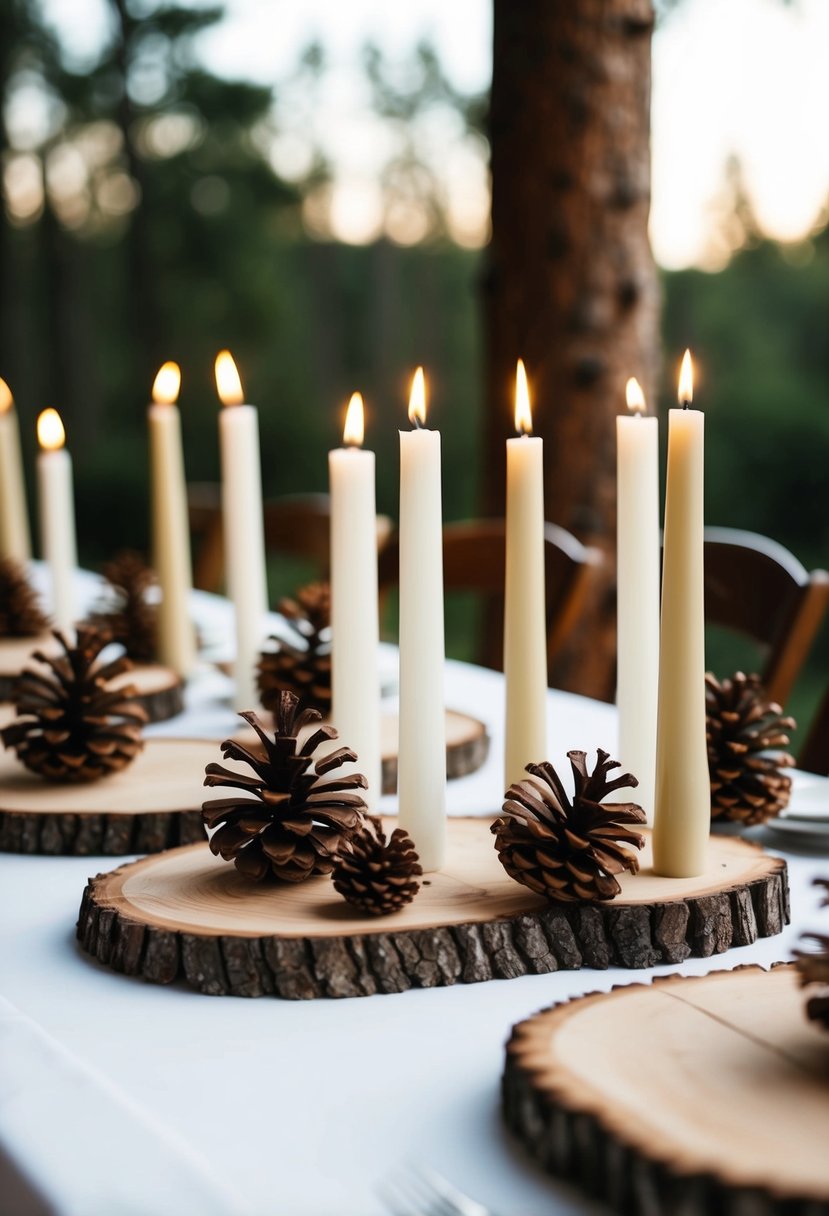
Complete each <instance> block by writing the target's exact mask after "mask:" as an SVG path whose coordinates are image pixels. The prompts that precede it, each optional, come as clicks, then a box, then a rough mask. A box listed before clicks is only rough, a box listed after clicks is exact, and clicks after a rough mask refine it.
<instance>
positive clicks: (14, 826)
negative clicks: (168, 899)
mask: <svg viewBox="0 0 829 1216" xmlns="http://www.w3.org/2000/svg"><path fill="white" fill-rule="evenodd" d="M215 758H216V745H215V743H212V742H210V741H209V740H203V739H147V740H146V741H145V743H144V749H143V751H142V752H141V753H140V755H138V756H137V757H136V758H135V760H134V761H133V762H132V764H130V765H128V766H127V767H126V768H124V769H122V770H121V772H119V773H116V774H114V776H112V777H105V778H103V779H102V780H101V781H95V782H91V783H90V784H88V785H59V784H56V783H54V782H49V781H44V780H43V778H41V777H39V776H37V774H36V773H31V772H29V770H28V769H26V768H24V767H23V765H22V764H20V763H19V761H18V760H17V759H16V757H15V755H14V753H13V752H10V751H6V752H0V851H2V852H5V853H47V854H53V855H58V854H76V855H90V854H104V855H107V856H123V855H124V854H125V853H158V852H160V851H161V850H162V849H169V848H171V847H172V846H174V845H180V844H190V843H192V842H194V841H203V840H204V838H205V829H204V824H203V822H202V817H201V805H202V802H203V801H204V793H205V791H204V789H203V786H202V782H203V780H204V769H205V765H207V764H208V763H209V762H210V761H211V760H215Z"/></svg>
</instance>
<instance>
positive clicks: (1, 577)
mask: <svg viewBox="0 0 829 1216" xmlns="http://www.w3.org/2000/svg"><path fill="white" fill-rule="evenodd" d="M48 626H49V622H48V619H47V618H46V617H45V616H44V615H43V613H42V612H41V610H40V603H39V600H38V596H37V592H36V591H35V589H34V587H32V585H31V583H30V582H29V577H28V575H27V573H26V567H25V566H24V565H23V564H22V563H20V562H16V561H13V560H12V559H11V558H10V557H4V558H0V637H3V638H33V637H37V636H38V634H41V633H43V632H44V630H45V629H47V628H48Z"/></svg>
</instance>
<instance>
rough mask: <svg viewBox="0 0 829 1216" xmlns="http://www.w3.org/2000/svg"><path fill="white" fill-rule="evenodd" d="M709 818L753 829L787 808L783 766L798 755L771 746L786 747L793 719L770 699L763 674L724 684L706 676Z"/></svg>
mask: <svg viewBox="0 0 829 1216" xmlns="http://www.w3.org/2000/svg"><path fill="white" fill-rule="evenodd" d="M705 707H706V712H707V724H706V738H707V740H708V770H709V773H710V775H711V817H712V819H731V820H734V821H735V822H737V823H742V824H745V826H746V827H749V826H750V825H751V824H755V823H765V822H766V820H767V819H771V818H772V816H774V815H778V814H779V813H780V811H782V810H783V808H784V807H785V806H788V803H789V798H790V797H791V790H792V779H791V777H789V776H788V775H787V774H785V773H782V772H781V771H780V770H781V769H784V768H791V766H792V765H793V764H794V762H795V761H794V757H793V756H791V755H789V753H788V752H781V751H777V752H775V753H774V754H773V755H766V754H763V753H767V752H770V751H771V749H773V748H780V747H787V746H788V743H789V736H788V734H787V732H788V731H790V730H794V728H795V720H794V718H788V717H783V716H782V714H783V711H782V709H781V708H780V706H779V705H776V704H775V703H774V701H769V699H768V697H767V695H766V692H765V690H764V688H763V685H762V683H761V681H760V677H759V676H746V675H744V674H743V673H742V672H741V671H738V672H737V673H736V675H734V676H732V677H731V679H730V680H723V681H722V683H720V682H719V681H718V680H717V679H716V678H715V677H714V676H712V675H711V674H710V672H709V674H708V675H706V677H705Z"/></svg>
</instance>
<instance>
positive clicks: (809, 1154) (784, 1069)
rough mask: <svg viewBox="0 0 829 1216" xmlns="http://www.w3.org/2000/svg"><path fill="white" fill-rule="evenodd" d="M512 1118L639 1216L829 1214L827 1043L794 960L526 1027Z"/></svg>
mask: <svg viewBox="0 0 829 1216" xmlns="http://www.w3.org/2000/svg"><path fill="white" fill-rule="evenodd" d="M503 1112H504V1117H505V1119H506V1122H507V1123H508V1125H509V1127H510V1128H511V1129H512V1131H513V1132H514V1133H515V1134H516V1135H517V1136H518V1138H519V1139H520V1140H521V1142H522V1144H524V1145H525V1146H526V1148H527V1149H528V1150H529V1152H530V1153H531V1154H532V1155H533V1157H535V1158H536V1159H537V1160H538V1161H539V1162H540V1163H541V1164H542V1166H543V1168H544V1169H545V1170H547V1171H548V1172H549V1173H551V1174H556V1175H558V1176H561V1177H564V1178H568V1179H572V1180H574V1181H576V1182H577V1183H578V1184H579V1185H581V1186H582V1187H584V1188H585V1189H586V1190H588V1191H589V1192H591V1193H592V1194H594V1195H597V1196H598V1197H600V1198H601V1199H603V1200H604V1201H605V1202H607V1203H609V1204H610V1206H611V1207H612V1209H613V1210H614V1211H617V1212H625V1213H629V1214H630V1216H645V1214H647V1216H663V1214H664V1216H668V1214H673V1213H682V1216H708V1214H709V1213H716V1214H717V1216H772V1214H775V1216H825V1214H826V1213H829V1154H827V1152H826V1145H827V1143H829V1042H828V1041H827V1036H826V1032H825V1031H823V1030H819V1029H817V1028H816V1027H815V1026H814V1024H812V1023H809V1022H808V1021H807V1019H806V1016H805V1011H804V998H803V994H802V992H801V991H800V989H799V988H798V982H797V977H796V974H795V971H794V968H793V967H792V966H790V965H780V966H777V967H775V968H773V969H772V970H771V971H764V970H763V969H762V968H760V967H739V968H737V969H736V970H734V971H718V972H714V973H713V974H711V975H706V976H702V977H694V978H690V977H685V976H680V975H673V976H669V977H667V978H664V979H656V980H654V982H653V984H651V985H649V986H643V985H640V984H633V985H630V986H628V987H625V988H615V989H613V990H612V991H611V992H609V993H597V994H594V995H592V996H586V997H581V998H579V999H577V1000H574V1001H570V1002H569V1003H567V1004H564V1005H559V1006H557V1007H556V1008H553V1009H548V1010H545V1011H544V1012H543V1013H540V1014H537V1015H536V1016H535V1017H532V1018H530V1019H529V1020H528V1021H526V1022H522V1023H520V1024H519V1025H518V1026H516V1027H515V1029H514V1030H513V1033H512V1038H511V1039H510V1042H509V1044H508V1046H507V1054H506V1066H505V1072H504V1083H503Z"/></svg>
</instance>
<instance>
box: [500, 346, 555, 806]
mask: <svg viewBox="0 0 829 1216" xmlns="http://www.w3.org/2000/svg"><path fill="white" fill-rule="evenodd" d="M515 429H516V431H518V437H517V438H515V439H508V440H507V523H506V534H507V535H506V582H505V587H504V676H505V682H506V724H505V725H506V747H505V756H504V788H505V789H508V788H509V786H510V785H512V784H513V782H515V781H521V780H522V779H523V778H524V777H525V776H526V773H525V768H526V766H527V765H528V764H530V763H535V764H538V763H540V762H541V761H543V760H546V759H547V626H546V607H545V585H544V444H543V440H542V439H540V438H538V437H536V436H533V435H532V434H531V432H532V415H531V412H530V395H529V390H528V388H527V375H526V372H525V371H524V363H523V361H522V360H521V359H519V360H518V367H517V369H516V375H515Z"/></svg>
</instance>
